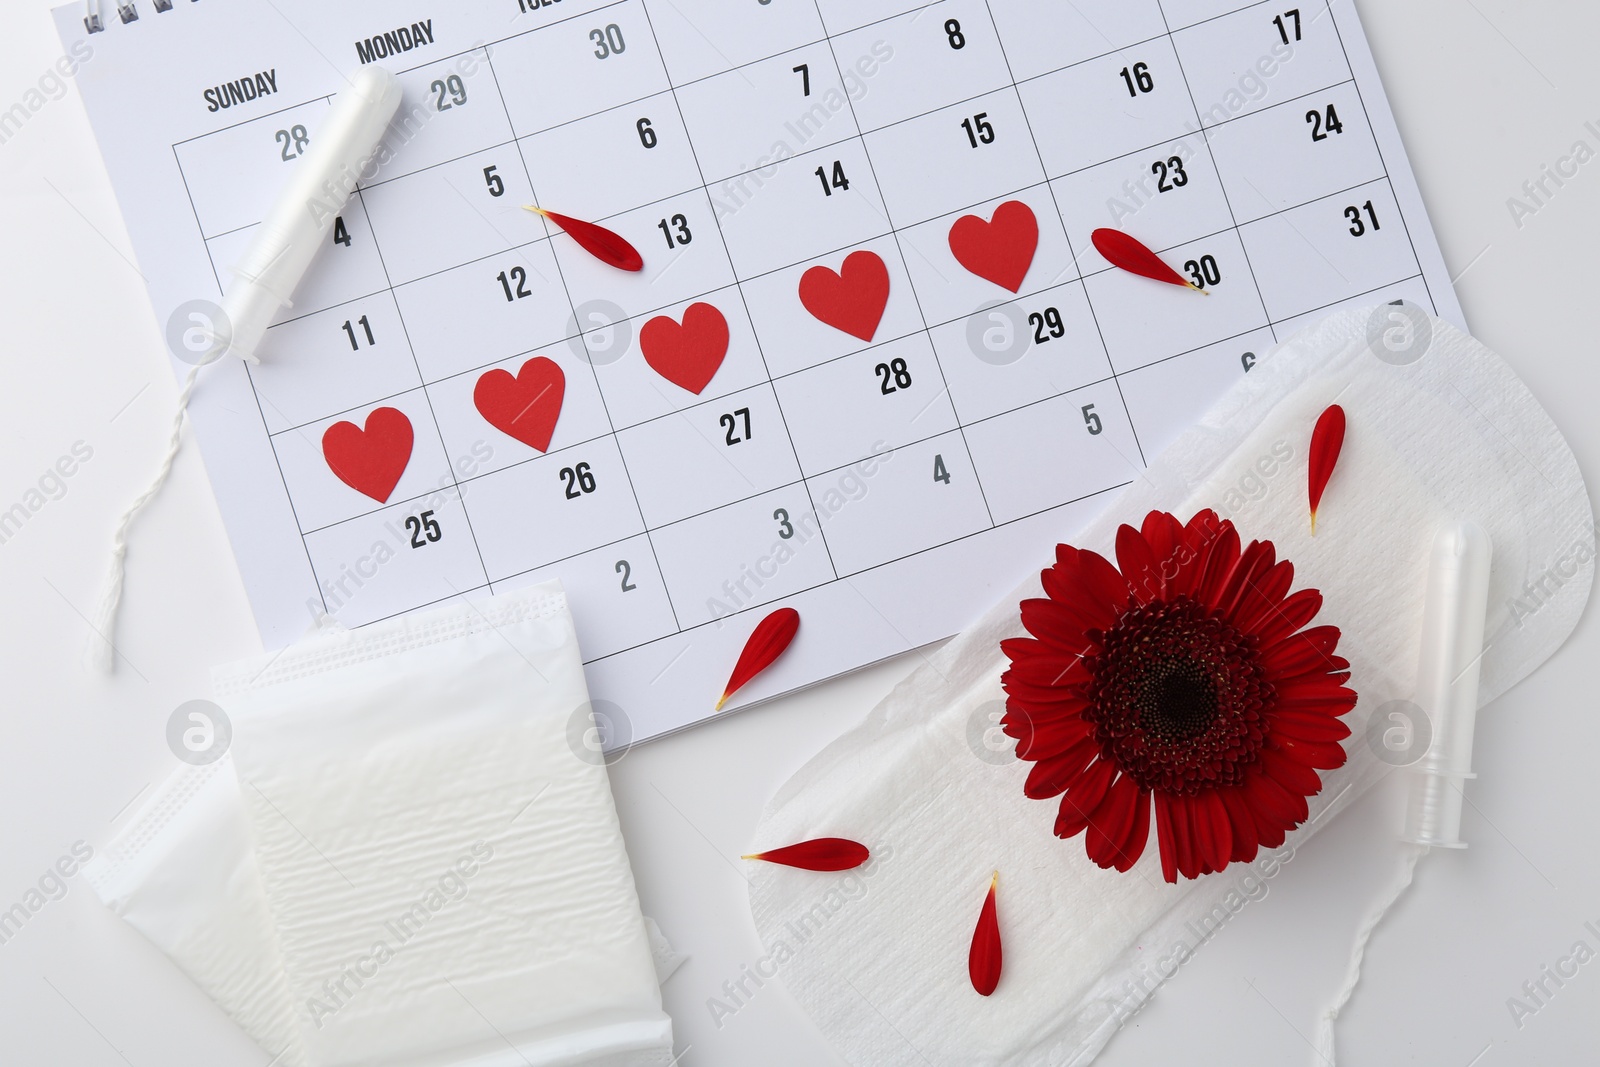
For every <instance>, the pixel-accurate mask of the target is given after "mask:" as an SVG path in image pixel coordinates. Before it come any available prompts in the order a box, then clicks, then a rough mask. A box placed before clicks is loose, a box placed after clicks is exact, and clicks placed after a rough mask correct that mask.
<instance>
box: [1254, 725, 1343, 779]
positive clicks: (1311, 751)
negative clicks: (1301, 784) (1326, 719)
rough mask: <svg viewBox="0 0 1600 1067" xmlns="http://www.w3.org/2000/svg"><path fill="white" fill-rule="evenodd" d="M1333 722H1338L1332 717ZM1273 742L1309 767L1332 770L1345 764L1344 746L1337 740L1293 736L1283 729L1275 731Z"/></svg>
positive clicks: (1292, 757)
mask: <svg viewBox="0 0 1600 1067" xmlns="http://www.w3.org/2000/svg"><path fill="white" fill-rule="evenodd" d="M1330 721H1331V722H1338V721H1339V720H1338V719H1332V720H1330ZM1272 740H1273V744H1275V745H1277V746H1278V748H1279V749H1281V750H1282V751H1283V752H1284V753H1285V754H1287V755H1288V756H1289V757H1290V758H1291V759H1295V760H1298V761H1299V762H1301V763H1303V764H1305V765H1306V766H1307V767H1314V768H1316V769H1317V770H1319V771H1331V770H1334V769H1335V768H1338V767H1343V766H1344V761H1345V753H1344V746H1342V745H1340V744H1339V743H1338V742H1335V741H1307V740H1305V739H1304V738H1299V737H1292V736H1289V735H1287V734H1284V733H1283V732H1282V731H1281V730H1274V731H1273V738H1272Z"/></svg>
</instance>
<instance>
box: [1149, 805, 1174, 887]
mask: <svg viewBox="0 0 1600 1067" xmlns="http://www.w3.org/2000/svg"><path fill="white" fill-rule="evenodd" d="M1152 797H1153V799H1154V801H1155V810H1156V846H1157V848H1158V849H1159V851H1160V853H1161V877H1163V878H1165V879H1166V880H1167V881H1169V882H1176V881H1177V880H1178V843H1177V836H1176V835H1175V834H1174V833H1173V826H1172V824H1173V812H1172V806H1173V801H1174V800H1175V799H1176V798H1175V797H1172V796H1169V795H1168V794H1166V793H1155V794H1153V795H1152Z"/></svg>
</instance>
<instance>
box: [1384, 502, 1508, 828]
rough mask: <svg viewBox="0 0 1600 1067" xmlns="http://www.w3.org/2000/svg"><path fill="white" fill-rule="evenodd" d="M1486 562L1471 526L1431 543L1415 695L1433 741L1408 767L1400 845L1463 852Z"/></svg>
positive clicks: (1449, 530)
mask: <svg viewBox="0 0 1600 1067" xmlns="http://www.w3.org/2000/svg"><path fill="white" fill-rule="evenodd" d="M1489 556H1490V544H1489V535H1488V534H1486V533H1484V531H1483V529H1482V527H1480V526H1478V525H1477V524H1476V523H1471V522H1458V523H1452V524H1451V525H1448V526H1445V527H1444V528H1442V529H1441V530H1440V531H1439V532H1438V534H1437V535H1435V537H1434V539H1433V554H1432V556H1431V557H1430V559H1429V562H1428V594H1427V600H1426V602H1425V603H1424V606H1423V609H1422V653H1421V658H1420V659H1419V660H1418V663H1417V692H1416V704H1417V706H1418V707H1420V708H1421V709H1422V711H1423V713H1424V714H1425V715H1427V717H1428V721H1429V723H1430V724H1431V725H1432V727H1433V737H1432V739H1431V740H1430V742H1429V744H1428V751H1427V753H1426V754H1425V755H1424V756H1423V757H1422V759H1421V760H1419V761H1418V762H1417V763H1415V764H1413V765H1412V768H1411V769H1412V772H1413V773H1414V774H1415V778H1414V779H1413V780H1412V783H1411V801H1410V805H1409V807H1408V809H1407V811H1406V827H1405V840H1407V841H1410V842H1412V843H1413V844H1417V845H1428V846H1430V847H1435V848H1465V847H1466V844H1465V843H1464V842H1463V841H1462V840H1461V802H1462V799H1463V798H1462V792H1461V790H1462V786H1463V784H1464V783H1465V782H1466V780H1467V779H1468V778H1472V777H1474V775H1473V773H1472V735H1473V731H1474V728H1475V727H1476V725H1477V719H1478V673H1479V666H1480V664H1481V662H1482V660H1483V619H1484V614H1485V612H1486V611H1487V609H1488V603H1489Z"/></svg>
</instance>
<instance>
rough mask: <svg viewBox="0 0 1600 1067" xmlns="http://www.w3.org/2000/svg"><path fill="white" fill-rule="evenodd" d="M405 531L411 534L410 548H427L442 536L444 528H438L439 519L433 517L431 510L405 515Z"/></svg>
mask: <svg viewBox="0 0 1600 1067" xmlns="http://www.w3.org/2000/svg"><path fill="white" fill-rule="evenodd" d="M406 532H407V533H409V534H410V535H411V547H412V548H427V547H428V546H429V545H431V544H436V543H438V541H439V540H440V539H441V538H443V537H444V530H442V529H440V527H439V520H438V519H436V518H434V517H433V512H431V511H424V512H423V513H422V514H421V515H407V516H406Z"/></svg>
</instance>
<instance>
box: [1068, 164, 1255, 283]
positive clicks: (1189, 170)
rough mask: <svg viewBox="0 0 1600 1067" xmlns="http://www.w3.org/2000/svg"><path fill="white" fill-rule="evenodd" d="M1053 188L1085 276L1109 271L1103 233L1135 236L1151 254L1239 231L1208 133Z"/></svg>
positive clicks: (1095, 169) (1076, 176)
mask: <svg viewBox="0 0 1600 1067" xmlns="http://www.w3.org/2000/svg"><path fill="white" fill-rule="evenodd" d="M1051 185H1052V187H1053V188H1054V189H1055V194H1056V202H1057V203H1058V204H1060V205H1061V215H1062V217H1063V218H1065V219H1066V222H1067V236H1068V237H1069V238H1070V239H1071V241H1072V247H1073V248H1074V249H1075V250H1076V251H1077V253H1078V267H1079V269H1080V270H1082V271H1083V272H1084V273H1085V274H1092V273H1094V272H1096V271H1099V270H1103V269H1105V268H1106V267H1108V266H1110V264H1109V263H1108V262H1106V260H1105V257H1103V256H1101V255H1100V253H1099V251H1097V250H1096V249H1095V247H1094V243H1093V242H1092V241H1091V240H1090V234H1092V233H1093V232H1094V231H1095V230H1097V229H1099V228H1100V227H1103V226H1104V227H1109V228H1111V229H1114V230H1122V231H1124V232H1126V233H1129V234H1132V235H1133V236H1135V237H1137V238H1138V239H1139V240H1141V241H1143V242H1144V243H1145V244H1147V245H1149V246H1150V247H1152V248H1164V247H1168V246H1171V245H1176V244H1182V243H1184V242H1186V241H1197V240H1199V239H1200V238H1202V237H1205V236H1207V235H1209V234H1213V233H1217V232H1218V231H1220V230H1227V229H1231V228H1232V227H1233V215H1232V213H1231V212H1230V211H1229V210H1228V197H1227V194H1226V193H1224V192H1223V189H1222V180H1221V179H1220V178H1219V177H1218V176H1217V170H1216V167H1215V165H1214V164H1213V163H1212V161H1211V153H1210V152H1208V151H1207V150H1206V143H1205V135H1204V134H1199V133H1197V134H1194V135H1193V136H1191V137H1185V138H1181V139H1179V140H1176V141H1168V142H1167V143H1166V144H1162V145H1157V146H1156V147H1154V148H1147V149H1144V150H1143V151H1139V152H1135V153H1133V154H1132V155H1128V156H1123V157H1122V158H1121V159H1114V160H1111V161H1110V162H1109V163H1102V164H1100V165H1099V166H1095V167H1089V168H1087V169H1085V170H1080V171H1078V172H1077V173H1076V174H1069V175H1068V176H1067V177H1065V178H1058V179H1057V180H1056V181H1054V182H1052V183H1051Z"/></svg>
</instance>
